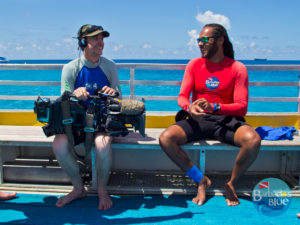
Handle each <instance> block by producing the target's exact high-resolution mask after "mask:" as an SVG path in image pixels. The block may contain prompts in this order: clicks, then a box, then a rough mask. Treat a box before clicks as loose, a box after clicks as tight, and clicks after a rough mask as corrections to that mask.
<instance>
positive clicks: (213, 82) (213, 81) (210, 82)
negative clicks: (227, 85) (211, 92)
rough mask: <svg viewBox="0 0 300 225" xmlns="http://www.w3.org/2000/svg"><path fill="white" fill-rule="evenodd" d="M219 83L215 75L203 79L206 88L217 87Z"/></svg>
mask: <svg viewBox="0 0 300 225" xmlns="http://www.w3.org/2000/svg"><path fill="white" fill-rule="evenodd" d="M219 84H220V82H219V80H218V78H216V77H209V78H207V80H206V81H205V85H206V87H207V88H208V89H216V88H217V87H219Z"/></svg>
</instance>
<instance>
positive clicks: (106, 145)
mask: <svg viewBox="0 0 300 225" xmlns="http://www.w3.org/2000/svg"><path fill="white" fill-rule="evenodd" d="M111 141H112V137H110V136H108V135H98V136H96V138H95V151H96V154H97V155H98V156H100V158H106V157H107V156H109V155H110V150H111Z"/></svg>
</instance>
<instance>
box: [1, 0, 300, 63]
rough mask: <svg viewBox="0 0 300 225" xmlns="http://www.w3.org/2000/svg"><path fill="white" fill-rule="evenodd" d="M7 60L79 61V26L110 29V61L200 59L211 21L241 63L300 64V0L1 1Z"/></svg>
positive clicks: (106, 51) (3, 47)
mask: <svg viewBox="0 0 300 225" xmlns="http://www.w3.org/2000/svg"><path fill="white" fill-rule="evenodd" d="M0 3H1V4H0V18H1V22H0V34H1V35H0V56H3V57H6V58H7V59H9V60H13V59H73V58H76V57H78V55H79V51H78V49H77V40H76V39H74V38H72V37H76V36H77V32H78V29H79V28H80V27H81V25H83V24H95V25H101V26H103V27H104V29H105V30H107V31H109V32H110V37H108V38H106V39H105V40H104V41H105V47H104V53H103V56H105V57H107V58H110V59H192V58H195V57H201V54H200V51H199V48H198V46H197V43H196V38H197V37H198V36H199V33H200V31H201V29H202V28H203V26H204V25H205V24H207V23H220V24H222V25H223V26H224V27H225V28H226V29H227V31H228V35H229V38H230V40H231V42H232V43H233V47H234V51H235V58H236V59H241V60H244V59H250V60H251V59H254V58H267V59H272V60H300V24H299V23H300V13H299V9H300V0H251V1H249V0H248V1H246V0H81V1H77V0H0Z"/></svg>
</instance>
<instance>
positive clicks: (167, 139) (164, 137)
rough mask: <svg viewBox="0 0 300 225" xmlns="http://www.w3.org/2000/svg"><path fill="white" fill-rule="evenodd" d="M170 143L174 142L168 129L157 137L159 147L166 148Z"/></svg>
mask: <svg viewBox="0 0 300 225" xmlns="http://www.w3.org/2000/svg"><path fill="white" fill-rule="evenodd" d="M172 142H174V140H173V135H171V132H169V130H168V129H166V130H164V131H163V132H162V133H161V134H160V136H159V144H160V145H161V146H166V145H168V144H169V143H172Z"/></svg>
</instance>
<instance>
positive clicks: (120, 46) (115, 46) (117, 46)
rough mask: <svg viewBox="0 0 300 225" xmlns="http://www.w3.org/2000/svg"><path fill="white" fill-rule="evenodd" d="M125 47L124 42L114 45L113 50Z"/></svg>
mask: <svg viewBox="0 0 300 225" xmlns="http://www.w3.org/2000/svg"><path fill="white" fill-rule="evenodd" d="M123 48H124V45H122V44H119V45H114V46H113V51H115V52H117V51H119V50H121V49H123Z"/></svg>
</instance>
